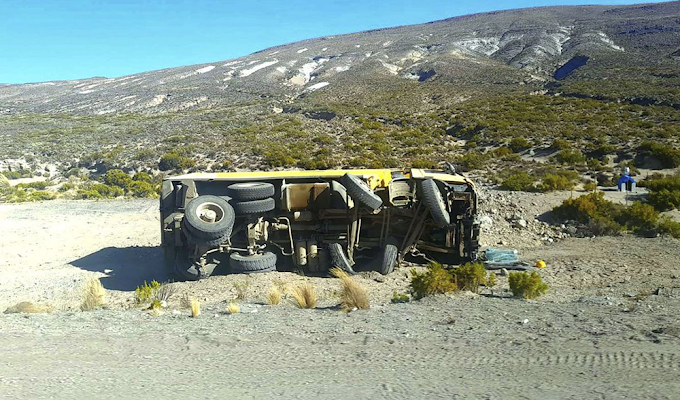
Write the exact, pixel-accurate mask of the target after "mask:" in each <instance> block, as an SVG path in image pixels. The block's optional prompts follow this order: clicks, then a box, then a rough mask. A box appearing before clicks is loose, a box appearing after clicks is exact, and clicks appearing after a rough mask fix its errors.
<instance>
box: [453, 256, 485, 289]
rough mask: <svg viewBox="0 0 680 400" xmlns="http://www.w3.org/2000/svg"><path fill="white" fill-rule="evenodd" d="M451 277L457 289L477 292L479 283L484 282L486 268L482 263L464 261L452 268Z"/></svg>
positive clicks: (482, 283)
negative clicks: (464, 262) (462, 263)
mask: <svg viewBox="0 0 680 400" xmlns="http://www.w3.org/2000/svg"><path fill="white" fill-rule="evenodd" d="M453 277H454V280H455V282H456V286H458V289H459V290H469V291H471V292H474V293H479V285H484V284H486V268H484V264H482V263H466V264H465V265H461V266H460V267H458V268H456V269H455V270H453Z"/></svg>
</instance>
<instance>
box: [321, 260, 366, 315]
mask: <svg viewBox="0 0 680 400" xmlns="http://www.w3.org/2000/svg"><path fill="white" fill-rule="evenodd" d="M330 273H331V275H333V276H334V277H336V278H338V279H340V282H342V289H341V291H340V302H341V303H342V309H343V310H344V311H345V312H350V311H353V310H368V309H369V308H370V307H371V305H370V303H369V301H368V291H367V289H366V288H365V287H364V286H363V285H361V284H359V283H358V282H357V281H355V280H354V279H352V277H351V276H349V274H347V272H345V271H343V270H341V269H340V268H333V269H331V271H330Z"/></svg>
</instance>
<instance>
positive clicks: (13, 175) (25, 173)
mask: <svg viewBox="0 0 680 400" xmlns="http://www.w3.org/2000/svg"><path fill="white" fill-rule="evenodd" d="M2 174H3V175H5V177H6V178H7V179H21V178H30V177H32V176H33V173H31V171H30V170H28V169H23V168H22V169H20V170H18V171H4V172H3V173H2Z"/></svg>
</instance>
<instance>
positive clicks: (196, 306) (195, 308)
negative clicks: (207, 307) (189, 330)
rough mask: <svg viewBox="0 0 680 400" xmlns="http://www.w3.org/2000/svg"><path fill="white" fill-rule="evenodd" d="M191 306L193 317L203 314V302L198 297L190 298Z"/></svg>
mask: <svg viewBox="0 0 680 400" xmlns="http://www.w3.org/2000/svg"><path fill="white" fill-rule="evenodd" d="M189 308H191V316H192V317H193V318H196V317H198V316H199V315H201V303H200V302H199V301H198V300H196V299H189Z"/></svg>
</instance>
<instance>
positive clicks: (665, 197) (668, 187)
mask: <svg viewBox="0 0 680 400" xmlns="http://www.w3.org/2000/svg"><path fill="white" fill-rule="evenodd" d="M640 186H644V187H646V188H647V189H648V190H649V191H650V193H649V195H648V196H647V201H648V202H649V204H651V205H653V206H654V208H656V209H657V210H659V211H666V210H672V209H674V208H680V175H676V176H652V177H650V178H647V179H645V180H642V181H640Z"/></svg>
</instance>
